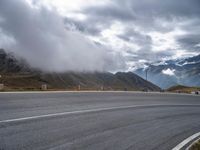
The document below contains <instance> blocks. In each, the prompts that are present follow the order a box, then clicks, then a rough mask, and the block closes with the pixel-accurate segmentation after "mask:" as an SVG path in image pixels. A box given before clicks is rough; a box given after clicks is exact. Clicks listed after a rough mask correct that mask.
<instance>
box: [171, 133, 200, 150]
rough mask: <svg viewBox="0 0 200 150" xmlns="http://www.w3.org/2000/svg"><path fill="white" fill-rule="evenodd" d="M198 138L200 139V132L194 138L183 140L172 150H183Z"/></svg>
mask: <svg viewBox="0 0 200 150" xmlns="http://www.w3.org/2000/svg"><path fill="white" fill-rule="evenodd" d="M197 137H200V132H198V133H195V134H193V135H192V136H190V137H188V138H187V139H185V140H183V141H182V142H181V143H179V144H178V145H177V146H176V147H174V148H173V149H172V150H181V149H182V148H183V147H184V146H186V145H187V144H188V143H189V142H191V141H192V140H194V139H195V138H197Z"/></svg>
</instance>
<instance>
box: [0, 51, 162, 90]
mask: <svg viewBox="0 0 200 150" xmlns="http://www.w3.org/2000/svg"><path fill="white" fill-rule="evenodd" d="M0 62H1V63H0V74H1V75H2V78H1V79H0V80H1V81H0V82H3V83H4V84H5V86H6V88H7V89H21V90H24V89H31V90H34V89H36V90H37V89H40V87H41V85H42V84H47V85H48V88H49V89H54V90H57V89H68V90H77V89H78V88H81V90H151V91H159V90H160V88H159V87H158V86H156V85H154V84H152V83H150V82H147V81H146V80H144V79H142V78H141V77H139V76H138V75H136V74H134V73H132V72H128V73H124V72H118V73H116V74H112V73H108V72H106V73H100V72H93V73H85V72H82V73H77V72H66V73H44V72H42V71H38V70H35V69H32V68H30V67H29V66H28V65H27V64H26V63H25V61H19V60H17V59H16V58H15V57H13V56H12V55H10V54H6V53H5V52H4V51H3V50H0Z"/></svg>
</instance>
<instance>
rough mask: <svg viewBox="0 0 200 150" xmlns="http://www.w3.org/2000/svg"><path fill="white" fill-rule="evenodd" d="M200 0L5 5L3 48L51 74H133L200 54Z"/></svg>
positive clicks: (0, 3) (1, 5)
mask: <svg viewBox="0 0 200 150" xmlns="http://www.w3.org/2000/svg"><path fill="white" fill-rule="evenodd" d="M199 8H200V0H73V2H72V1H71V0H17V1H14V0H0V33H1V37H0V47H2V48H5V49H9V50H10V51H13V52H15V53H16V54H17V55H18V56H20V57H24V58H26V59H27V60H28V62H29V63H30V64H31V65H33V66H34V67H37V68H42V69H46V70H47V71H70V70H73V71H131V70H133V69H135V68H137V67H140V66H142V65H143V64H144V63H145V62H149V63H151V62H154V61H159V60H166V59H176V58H183V57H188V56H193V55H197V54H199V53H200V9H199Z"/></svg>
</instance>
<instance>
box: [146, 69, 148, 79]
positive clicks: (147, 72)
mask: <svg viewBox="0 0 200 150" xmlns="http://www.w3.org/2000/svg"><path fill="white" fill-rule="evenodd" d="M147 73H148V69H146V80H147ZM147 81H148V80H147Z"/></svg>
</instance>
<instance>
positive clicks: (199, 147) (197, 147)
mask: <svg viewBox="0 0 200 150" xmlns="http://www.w3.org/2000/svg"><path fill="white" fill-rule="evenodd" d="M189 150H200V140H199V141H198V142H196V143H195V144H194V145H192V146H191V147H190V149H189Z"/></svg>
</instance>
